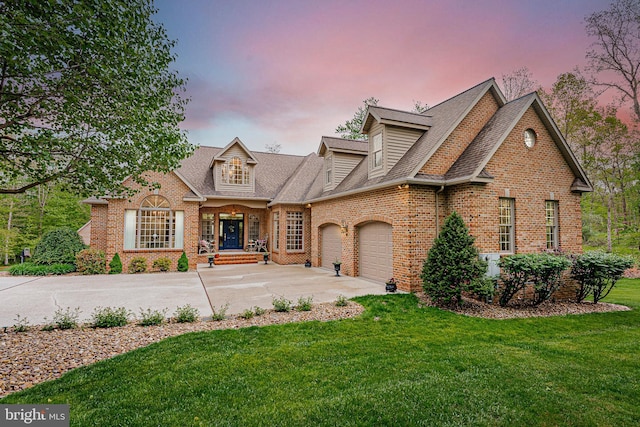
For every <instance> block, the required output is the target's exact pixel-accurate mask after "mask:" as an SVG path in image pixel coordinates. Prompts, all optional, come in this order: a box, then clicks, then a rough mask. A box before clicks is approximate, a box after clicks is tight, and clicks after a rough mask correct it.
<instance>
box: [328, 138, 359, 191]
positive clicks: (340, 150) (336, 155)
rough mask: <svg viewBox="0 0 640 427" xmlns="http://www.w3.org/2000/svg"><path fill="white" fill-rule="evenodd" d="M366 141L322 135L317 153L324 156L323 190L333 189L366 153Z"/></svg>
mask: <svg viewBox="0 0 640 427" xmlns="http://www.w3.org/2000/svg"><path fill="white" fill-rule="evenodd" d="M368 145H369V144H368V143H367V142H366V141H357V140H353V139H342V138H333V137H330V136H323V137H322V140H321V142H320V148H318V155H319V156H320V157H324V167H323V169H322V171H323V174H322V181H323V184H324V187H323V188H324V191H330V190H333V189H334V188H336V187H337V186H338V184H340V183H341V182H342V180H343V179H344V178H345V177H346V176H347V175H349V174H350V173H351V171H352V170H353V169H354V168H355V167H356V166H357V165H358V164H359V163H360V162H361V161H362V159H363V158H364V157H365V156H366V155H367V152H368Z"/></svg>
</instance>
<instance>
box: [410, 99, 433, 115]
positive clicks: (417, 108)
mask: <svg viewBox="0 0 640 427" xmlns="http://www.w3.org/2000/svg"><path fill="white" fill-rule="evenodd" d="M428 109H429V105H427V104H426V103H425V104H423V103H422V102H420V101H413V108H412V109H411V112H412V113H418V114H422V113H424V112H425V111H427V110H428Z"/></svg>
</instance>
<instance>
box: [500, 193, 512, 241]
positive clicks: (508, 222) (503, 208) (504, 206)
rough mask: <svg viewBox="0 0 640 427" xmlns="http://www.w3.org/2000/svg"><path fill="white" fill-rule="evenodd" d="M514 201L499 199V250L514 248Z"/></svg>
mask: <svg viewBox="0 0 640 427" xmlns="http://www.w3.org/2000/svg"><path fill="white" fill-rule="evenodd" d="M514 214H515V213H514V201H513V199H506V198H504V199H503V198H501V199H500V201H499V223H500V225H499V227H498V236H499V243H500V252H513V250H514V238H515V233H514V227H513V226H514V222H515V220H514V218H515V216H514Z"/></svg>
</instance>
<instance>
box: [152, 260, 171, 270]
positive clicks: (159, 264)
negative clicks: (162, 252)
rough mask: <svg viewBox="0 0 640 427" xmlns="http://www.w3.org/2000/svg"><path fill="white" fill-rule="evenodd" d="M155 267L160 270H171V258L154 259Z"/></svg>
mask: <svg viewBox="0 0 640 427" xmlns="http://www.w3.org/2000/svg"><path fill="white" fill-rule="evenodd" d="M153 268H155V269H158V270H160V271H169V269H170V268H171V260H170V259H169V258H167V257H162V258H158V259H157V260H155V261H153Z"/></svg>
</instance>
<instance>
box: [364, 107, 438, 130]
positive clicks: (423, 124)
mask: <svg viewBox="0 0 640 427" xmlns="http://www.w3.org/2000/svg"><path fill="white" fill-rule="evenodd" d="M374 120H375V121H377V122H378V123H383V124H390V125H400V126H404V127H408V128H413V129H422V130H427V129H429V128H430V127H431V116H430V115H427V114H426V113H425V114H421V113H413V112H409V111H402V110H396V109H393V108H386V107H379V106H377V105H369V106H368V107H367V112H366V113H365V116H364V120H362V126H361V127H360V132H366V131H367V129H369V127H371V124H372V123H373V121H374Z"/></svg>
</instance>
